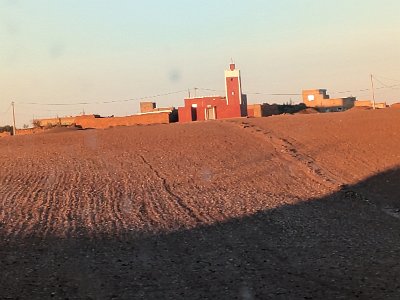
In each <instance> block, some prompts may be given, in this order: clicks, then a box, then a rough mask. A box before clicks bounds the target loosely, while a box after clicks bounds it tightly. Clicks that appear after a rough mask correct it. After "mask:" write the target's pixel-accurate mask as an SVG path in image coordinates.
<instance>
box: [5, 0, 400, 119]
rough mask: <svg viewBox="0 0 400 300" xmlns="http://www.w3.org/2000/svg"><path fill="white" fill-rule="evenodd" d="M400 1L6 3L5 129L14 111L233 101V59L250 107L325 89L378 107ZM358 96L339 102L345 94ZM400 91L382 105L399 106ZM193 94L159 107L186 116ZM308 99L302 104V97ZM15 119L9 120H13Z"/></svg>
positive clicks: (391, 65) (387, 94) (391, 76)
mask: <svg viewBox="0 0 400 300" xmlns="http://www.w3.org/2000/svg"><path fill="white" fill-rule="evenodd" d="M399 11H400V1H398V0H379V1H378V0H376V1H375V0H363V1H361V0H330V1H328V0H279V1H278V0H276V1H272V0H247V1H243V0H240V1H239V0H212V1H211V0H202V1H190V0H168V1H165V0H163V1H161V0H159V1H155V0H153V1H151V0H147V1H135V0H130V1H128V0H125V1H123V0H119V1H117V0H116V1H110V0H107V1H106V0H97V1H94V0H84V1H83V0H68V1H67V0H64V1H62V0H58V1H57V0H34V1H32V0H29V1H28V0H26V1H23V0H0V41H1V42H0V124H5V123H10V121H11V118H10V116H11V113H10V112H9V111H7V109H8V108H9V104H10V102H11V101H12V100H13V101H15V102H16V113H17V118H18V123H17V125H22V124H23V123H28V122H29V121H30V120H31V119H32V116H33V115H35V117H47V116H54V115H57V114H58V115H71V114H76V113H79V112H80V111H82V110H83V109H84V110H85V111H86V112H87V113H100V114H102V115H111V114H114V115H126V114H133V113H136V112H137V111H138V106H139V103H138V101H127V102H118V103H112V104H92V105H71V106H48V105H26V104H22V103H30V102H35V103H43V104H46V103H76V102H102V101H109V100H125V99H136V98H140V97H144V96H150V95H155V94H160V93H161V94H162V93H168V92H174V91H182V90H187V89H188V88H194V87H202V88H208V89H215V90H221V92H215V93H213V92H206V91H199V92H198V94H200V95H205V94H209V93H213V94H221V95H223V94H224V93H223V89H224V81H223V80H224V79H223V76H224V74H223V71H224V69H225V68H226V67H227V65H228V64H229V62H230V60H231V58H233V59H234V60H235V62H236V64H237V66H238V67H239V68H240V69H241V70H242V81H243V91H244V92H247V93H265V95H252V94H249V97H248V98H249V102H250V103H256V102H270V103H273V102H278V103H279V102H282V101H287V100H289V98H290V97H289V96H287V97H277V96H269V95H266V94H269V93H300V92H301V90H302V89H306V88H326V89H328V93H329V94H330V95H331V96H332V97H335V96H338V97H339V96H347V95H353V96H358V98H360V99H365V98H368V99H370V98H371V96H370V92H368V91H367V92H357V90H360V89H365V88H368V87H369V85H370V82H369V74H370V73H374V74H376V76H377V78H378V79H380V81H381V83H379V82H376V84H377V86H378V87H382V86H383V85H382V84H385V85H388V86H391V85H395V84H397V83H400V81H395V80H400V71H399V70H400V60H399V53H400V18H399ZM347 90H350V91H354V92H351V93H350V92H349V93H347V94H338V93H335V92H338V91H347ZM399 92H400V90H399V89H393V88H391V89H379V90H378V91H377V100H382V101H388V102H389V103H390V102H397V101H400V97H399V96H398V95H399ZM186 95H187V92H186V93H185V92H182V93H178V94H174V95H169V96H164V97H160V98H156V99H154V100H155V101H156V102H157V103H158V105H159V106H163V105H174V106H182V105H183V98H184V97H185V96H186ZM292 100H293V101H300V97H299V96H292ZM6 111H7V113H5V112H6Z"/></svg>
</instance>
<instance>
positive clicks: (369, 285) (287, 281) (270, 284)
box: [0, 169, 400, 299]
mask: <svg viewBox="0 0 400 300" xmlns="http://www.w3.org/2000/svg"><path fill="white" fill-rule="evenodd" d="M399 179H400V170H399V169H396V170H391V171H388V172H384V173H382V174H378V175H376V176H374V177H372V178H369V179H367V180H365V181H363V182H360V183H359V184H357V185H354V186H348V187H344V188H343V190H341V191H338V192H337V193H334V194H332V195H329V196H326V197H324V198H320V199H308V200H307V201H304V202H301V203H299V204H296V205H288V206H283V207H280V208H277V209H273V210H268V211H263V212H259V213H257V214H256V215H252V216H247V217H243V218H241V219H235V220H230V221H227V222H225V223H221V224H215V225H213V226H208V227H200V228H196V229H192V230H182V231H179V232H175V233H170V234H159V235H147V236H146V235H145V234H143V233H137V232H126V233H123V234H121V236H118V237H116V236H115V237H110V236H104V237H98V238H89V237H87V236H88V234H87V233H84V232H83V231H82V236H81V237H76V238H68V239H58V238H48V239H45V240H41V239H38V238H34V237H32V238H24V239H17V238H16V239H12V240H6V239H5V238H4V237H3V238H2V241H1V247H0V268H1V275H0V298H1V299H17V298H18V299H49V298H53V299H356V298H360V299H398V298H399V297H400V263H399V261H400V226H399V225H400V219H399V218H397V217H396V215H395V214H388V213H387V212H386V211H385V210H384V209H382V208H383V207H387V206H391V207H393V208H396V207H397V208H398V207H399V185H398V184H399V182H400V180H399ZM0 226H1V225H0Z"/></svg>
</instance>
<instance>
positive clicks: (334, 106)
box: [302, 89, 356, 112]
mask: <svg viewBox="0 0 400 300" xmlns="http://www.w3.org/2000/svg"><path fill="white" fill-rule="evenodd" d="M302 94H303V102H304V104H305V105H306V106H307V107H313V108H315V109H317V110H319V111H323V112H329V111H344V110H347V109H349V108H352V107H354V102H355V101H356V98H355V97H347V98H334V99H331V98H330V97H329V95H328V94H327V93H326V90H325V89H315V90H304V91H303V93H302Z"/></svg>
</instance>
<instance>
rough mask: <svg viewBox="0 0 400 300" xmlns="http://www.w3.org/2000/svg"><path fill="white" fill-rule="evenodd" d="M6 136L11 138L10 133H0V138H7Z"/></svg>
mask: <svg viewBox="0 0 400 300" xmlns="http://www.w3.org/2000/svg"><path fill="white" fill-rule="evenodd" d="M7 136H11V133H10V132H8V131H4V132H0V138H2V137H7Z"/></svg>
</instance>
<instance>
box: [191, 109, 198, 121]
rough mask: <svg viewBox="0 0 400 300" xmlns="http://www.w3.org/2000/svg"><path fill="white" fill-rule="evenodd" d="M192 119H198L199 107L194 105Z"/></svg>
mask: <svg viewBox="0 0 400 300" xmlns="http://www.w3.org/2000/svg"><path fill="white" fill-rule="evenodd" d="M192 121H197V107H192Z"/></svg>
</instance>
